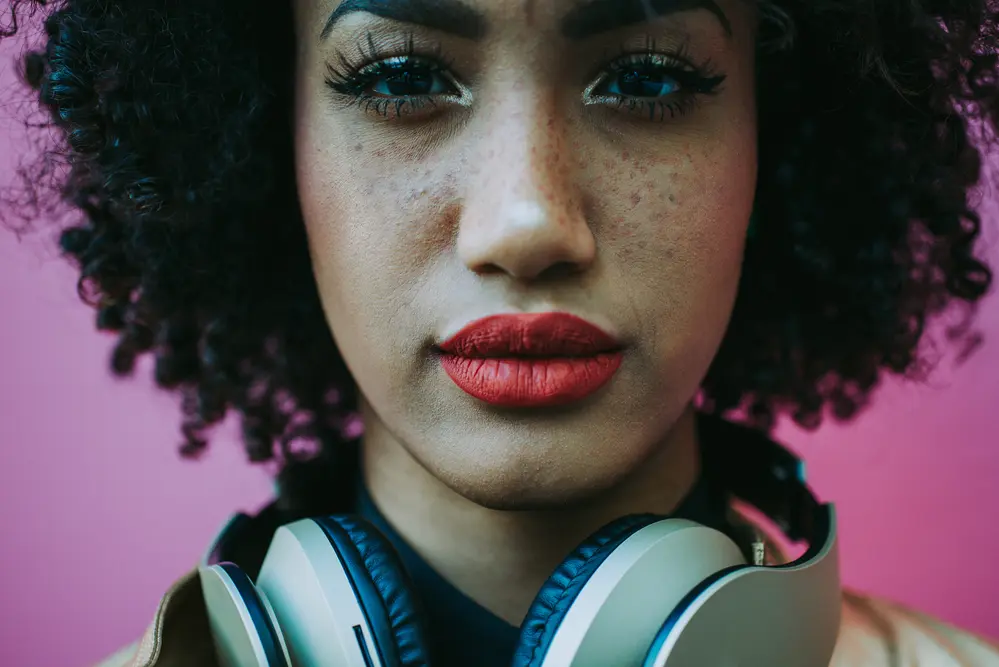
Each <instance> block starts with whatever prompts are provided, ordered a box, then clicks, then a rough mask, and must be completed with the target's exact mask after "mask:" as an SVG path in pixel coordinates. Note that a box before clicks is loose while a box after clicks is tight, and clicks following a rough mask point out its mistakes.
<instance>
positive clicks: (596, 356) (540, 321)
mask: <svg viewBox="0 0 999 667" xmlns="http://www.w3.org/2000/svg"><path fill="white" fill-rule="evenodd" d="M438 347H439V350H440V352H441V355H440V359H441V365H442V366H443V367H444V372H446V373H447V374H448V377H450V378H451V380H452V381H453V382H454V383H455V384H456V385H458V387H459V388H460V389H461V390H462V391H464V392H465V393H467V394H470V395H472V396H474V397H475V398H478V399H480V400H482V401H485V402H486V403H490V404H492V405H499V406H503V407H544V406H552V405H563V404H566V403H571V402H574V401H578V400H581V399H583V398H585V397H587V396H589V395H590V394H592V393H594V392H595V391H597V390H598V389H600V388H601V387H602V386H603V385H605V384H606V383H607V381H608V380H610V379H611V377H613V375H614V373H616V372H617V369H618V368H619V367H620V366H621V360H622V356H623V355H622V352H621V344H620V343H619V342H618V341H617V340H616V339H615V338H614V337H613V336H611V335H610V334H608V333H606V332H604V331H603V330H601V329H600V328H599V327H597V326H595V325H593V324H590V323H589V322H587V321H586V320H584V319H581V318H579V317H576V316H575V315H569V314H568V313H530V314H520V315H493V316H490V317H485V318H483V319H481V320H476V321H475V322H472V323H471V324H469V325H468V326H466V327H465V328H463V329H462V330H461V331H459V332H458V333H456V334H455V335H453V336H451V337H450V338H448V339H447V340H446V341H444V342H443V343H441V344H440V345H439V346H438Z"/></svg>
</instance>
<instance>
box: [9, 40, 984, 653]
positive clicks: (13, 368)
mask: <svg viewBox="0 0 999 667" xmlns="http://www.w3.org/2000/svg"><path fill="white" fill-rule="evenodd" d="M11 53H12V52H11V49H10V48H9V47H8V48H3V49H0V99H2V100H3V105H0V156H3V155H4V154H6V157H0V183H2V184H7V183H10V177H11V169H12V166H13V164H14V160H15V157H16V154H17V153H19V152H20V151H21V150H22V149H23V142H22V135H23V134H24V132H23V129H22V128H21V126H20V125H18V124H17V123H16V122H15V121H12V120H11V116H12V115H13V114H12V113H11V112H14V113H19V112H20V110H19V109H17V108H16V106H12V105H11V104H10V103H9V99H10V93H11V92H12V91H11V86H12V85H14V84H13V78H12V76H11V74H10V70H11ZM989 218H990V224H989V225H988V227H987V229H986V239H985V243H984V247H985V248H986V251H987V254H988V256H989V257H990V259H991V260H992V261H993V262H996V266H999V245H997V243H996V240H997V236H999V229H997V227H996V226H995V224H994V219H995V216H994V215H990V216H989ZM53 235H54V228H53V227H52V226H48V227H45V226H43V227H42V228H41V230H40V233H39V234H36V235H33V236H30V237H26V238H25V239H24V240H23V241H22V242H20V243H18V242H17V240H16V239H15V238H14V236H13V235H12V234H10V233H6V232H0V443H2V444H0V507H2V509H3V512H2V513H0V536H2V537H0V539H2V542H0V545H2V552H0V553H2V567H0V665H5V666H6V665H10V666H12V667H36V666H37V667H63V666H65V667H71V666H81V665H87V664H90V663H92V662H94V661H95V660H97V659H98V658H100V657H102V656H103V655H105V654H107V653H109V652H111V651H112V650H114V649H115V648H116V647H118V646H120V645H122V644H124V643H127V642H130V641H132V640H133V639H135V638H136V637H137V636H138V635H139V634H140V633H141V632H142V630H143V629H144V627H145V625H146V624H147V623H148V622H149V621H150V620H151V618H152V615H153V612H154V610H155V607H156V603H157V600H158V598H159V596H160V595H161V594H162V593H163V592H164V590H165V589H166V588H167V586H168V585H169V584H170V582H171V581H172V580H173V579H175V578H176V577H177V576H179V575H180V574H181V573H182V572H184V571H185V570H187V569H189V568H190V567H192V566H193V565H194V564H195V562H196V560H197V559H198V557H199V556H200V554H201V552H202V550H203V548H204V547H205V545H206V543H207V542H208V540H209V539H210V538H211V536H212V535H213V534H214V532H215V530H216V529H217V528H218V527H219V526H220V525H221V523H222V522H223V520H224V519H225V518H226V516H227V515H228V514H229V513H230V512H231V511H233V510H236V509H242V508H253V507H255V506H257V505H258V504H259V503H261V502H262V501H264V500H265V499H266V498H267V496H268V494H269V492H270V489H271V483H270V481H269V479H268V477H267V476H266V475H265V473H264V472H263V471H262V470H260V469H257V468H253V467H250V466H249V465H247V464H245V463H243V461H242V458H241V452H240V448H239V445H238V443H237V442H236V441H235V439H234V438H233V437H231V435H226V436H225V437H220V438H219V439H218V440H217V441H216V443H215V446H214V447H213V448H212V450H211V453H210V455H209V456H208V457H207V459H205V460H204V461H202V462H200V463H197V464H194V463H186V462H182V461H181V460H179V458H178V456H177V455H176V453H175V452H176V449H175V446H176V444H177V441H178V437H177V426H178V412H177V409H176V404H175V402H174V400H173V399H172V398H171V397H169V396H167V395H164V394H161V393H158V392H156V391H154V389H153V388H152V383H151V381H149V380H148V366H144V367H143V371H144V372H143V373H141V374H140V375H139V377H138V378H137V379H136V380H133V381H129V382H122V383H119V382H115V381H113V380H111V379H110V378H109V376H108V374H107V372H106V370H105V368H106V360H107V356H108V351H109V348H110V340H109V339H108V338H107V337H104V336H101V335H98V334H96V333H95V332H94V331H93V326H92V315H91V313H90V311H89V310H88V309H86V308H85V307H83V306H82V305H80V304H79V303H78V301H77V299H76V295H75V292H74V282H75V276H74V274H73V272H72V271H71V270H70V269H69V268H68V267H67V266H66V265H65V264H64V263H63V262H62V261H61V260H59V259H57V258H56V255H55V252H54V241H53V238H52V237H53ZM979 327H980V328H981V330H983V331H985V332H986V343H985V346H984V347H983V348H982V349H981V350H980V351H979V353H978V354H977V355H975V356H974V357H972V359H971V361H970V362H969V363H966V364H964V365H962V366H960V367H956V368H955V366H954V364H953V363H950V362H945V363H944V364H942V365H941V367H940V371H939V372H938V373H937V375H936V376H935V378H934V379H933V381H932V382H931V383H930V384H928V385H919V386H916V385H903V384H901V383H897V382H893V383H891V384H890V385H889V386H887V387H886V388H885V390H884V391H882V393H881V395H880V396H879V400H878V404H877V406H876V408H875V409H873V410H871V411H870V412H869V413H867V414H866V415H865V416H864V417H863V418H861V419H860V420H859V421H857V422H856V423H854V424H852V425H850V426H849V427H826V428H823V429H822V431H821V432H820V433H819V434H814V435H805V434H802V433H800V432H798V431H796V430H793V429H790V428H783V429H782V430H781V432H780V433H779V435H780V436H781V437H783V438H784V439H785V440H786V441H787V442H789V443H791V444H793V445H795V446H796V448H797V449H798V450H799V451H800V452H802V453H803V454H804V455H805V457H806V459H807V461H808V464H809V473H810V478H811V480H812V483H813V486H814V487H815V488H816V489H817V491H818V492H819V493H820V495H822V496H823V497H825V498H827V499H833V500H835V501H836V503H837V506H838V510H839V514H840V519H841V533H842V549H843V558H844V564H843V574H844V578H845V580H846V582H847V583H848V584H849V585H851V586H854V587H857V588H860V589H862V590H866V591H870V592H875V593H878V594H881V595H884V596H889V597H891V598H894V599H896V600H899V601H902V602H905V603H908V604H911V605H914V606H916V607H919V608H921V609H923V610H925V611H928V612H931V613H933V614H936V615H938V616H940V617H943V618H944V619H946V620H948V621H950V622H952V623H956V624H958V625H961V626H964V627H966V628H968V629H971V630H974V631H977V632H980V633H983V634H987V635H991V636H994V637H999V606H997V605H999V603H997V600H999V573H997V568H999V565H997V561H999V530H997V528H996V525H995V521H996V520H997V519H996V517H997V516H999V484H997V483H996V481H997V477H999V474H997V473H999V447H997V446H996V445H997V439H999V438H997V432H999V299H996V298H990V299H989V300H988V302H987V303H986V304H985V307H984V308H983V310H982V312H981V315H980V319H979ZM988 332H991V334H992V335H991V336H989V333H988Z"/></svg>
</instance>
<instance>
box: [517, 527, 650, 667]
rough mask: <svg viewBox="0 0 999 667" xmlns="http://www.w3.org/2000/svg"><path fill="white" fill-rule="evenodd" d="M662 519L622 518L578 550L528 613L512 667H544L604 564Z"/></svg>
mask: <svg viewBox="0 0 999 667" xmlns="http://www.w3.org/2000/svg"><path fill="white" fill-rule="evenodd" d="M662 518H663V517H661V516H655V515H651V514H639V515H632V516H626V517H622V518H620V519H617V520H616V521H613V522H611V523H609V524H607V525H606V526H604V527H603V528H601V529H600V530H598V531H597V532H596V533H594V534H593V535H592V536H590V537H589V538H587V540H586V541H585V542H583V543H582V544H580V545H579V546H578V547H576V550H575V551H573V552H572V554H571V555H570V556H569V557H568V558H566V559H565V560H564V561H562V564H561V565H559V566H558V567H557V568H556V569H555V572H554V573H552V575H551V576H550V577H549V578H548V581H546V582H545V584H544V586H542V587H541V590H540V591H539V592H538V594H537V596H536V597H535V598H534V602H533V603H532V604H531V607H530V609H528V610H527V615H526V616H525V617H524V622H523V624H522V625H521V628H520V641H519V643H518V644H517V651H516V653H515V654H514V656H513V663H512V667H537V666H538V665H540V664H541V662H542V661H543V660H544V658H545V654H546V653H547V652H548V646H549V644H550V643H551V640H552V638H553V637H554V636H555V631H556V630H558V626H559V624H560V623H561V622H562V619H563V618H565V614H566V612H567V611H568V610H569V607H571V606H572V603H573V601H574V600H575V599H576V596H577V595H579V591H581V590H582V589H583V586H584V585H585V584H586V582H587V581H589V579H590V577H591V576H593V573H594V572H596V571H597V568H598V567H600V564H601V563H603V562H604V560H605V559H606V558H607V556H609V555H610V554H611V552H613V551H614V549H616V548H617V547H618V546H620V545H621V543H622V542H624V541H625V540H626V539H628V538H629V537H630V536H631V535H633V534H634V533H635V532H636V531H638V530H641V529H642V528H645V527H646V526H649V525H651V524H653V523H655V522H656V521H660V520H662Z"/></svg>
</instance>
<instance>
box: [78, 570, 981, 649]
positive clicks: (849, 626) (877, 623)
mask: <svg viewBox="0 0 999 667" xmlns="http://www.w3.org/2000/svg"><path fill="white" fill-rule="evenodd" d="M997 613H999V610H997ZM892 637H894V641H892ZM893 645H894V646H895V647H896V649H895V650H894V651H892V648H891V647H892V646H893ZM154 666H155V667H217V663H216V661H215V656H214V654H213V647H212V642H211V636H210V635H209V632H208V625H207V620H206V616H205V609H204V605H203V603H202V598H201V588H200V585H199V583H198V575H197V572H196V571H192V572H189V573H188V574H186V575H184V576H183V577H182V578H181V579H180V580H178V581H177V582H176V583H175V584H174V585H173V586H172V587H171V588H170V590H169V591H167V594H166V595H165V596H164V597H163V599H162V601H161V602H160V605H159V609H158V610H157V612H156V618H155V619H154V621H153V623H152V625H151V626H150V627H149V629H148V630H147V631H146V634H145V635H144V636H143V638H142V640H141V641H139V642H138V643H136V644H133V645H131V646H129V647H127V648H125V649H123V650H121V651H119V652H118V653H116V654H115V655H114V656H112V657H110V658H108V659H107V660H106V661H104V662H102V663H101V664H100V665H98V667H154ZM830 667H999V643H995V642H990V641H988V640H986V639H983V638H980V637H977V636H975V635H972V634H970V633H967V632H962V631H960V630H957V629H955V628H953V627H951V626H949V625H946V624H944V623H941V622H940V621H937V620H934V619H931V618H929V617H927V616H924V615H922V614H918V613H916V612H914V611H910V610H908V609H905V608H903V607H901V606H898V605H895V604H891V603H888V602H885V601H882V600H876V599H873V598H870V597H865V596H861V595H857V594H855V593H844V595H843V624H842V629H841V631H840V639H839V644H838V645H837V648H836V653H835V655H834V657H833V661H832V664H831V665H830Z"/></svg>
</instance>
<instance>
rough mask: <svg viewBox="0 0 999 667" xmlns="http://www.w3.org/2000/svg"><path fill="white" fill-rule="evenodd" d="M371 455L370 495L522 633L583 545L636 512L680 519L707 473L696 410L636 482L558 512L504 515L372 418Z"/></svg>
mask: <svg viewBox="0 0 999 667" xmlns="http://www.w3.org/2000/svg"><path fill="white" fill-rule="evenodd" d="M362 456H363V458H362V465H363V471H364V482H365V484H366V486H367V489H368V492H369V493H370V495H371V498H372V500H373V501H374V503H375V504H376V505H377V507H378V509H379V510H380V512H381V513H382V514H383V515H384V517H385V519H386V520H387V521H388V522H389V523H390V524H391V525H392V527H393V528H394V529H395V530H396V531H397V532H398V533H399V535H400V536H401V537H402V538H403V539H405V540H406V542H407V543H408V544H409V545H410V546H411V547H412V548H413V550H414V551H416V553H417V554H419V555H420V557H421V558H423V559H424V560H425V561H426V562H427V563H428V564H429V565H430V566H431V567H433V568H434V569H435V570H436V571H437V572H438V573H439V574H440V575H441V576H442V577H444V579H446V580H447V581H448V582H450V583H451V584H452V585H454V586H455V587H456V588H458V589H459V590H461V591H462V592H463V593H464V594H465V595H467V596H469V597H470V598H471V599H473V600H475V602H477V603H478V604H480V605H482V606H483V607H485V608H486V609H488V610H489V611H491V612H492V613H493V614H495V615H497V616H499V617H500V618H502V619H503V620H505V621H507V622H508V623H510V624H513V625H519V624H520V622H521V620H522V619H523V617H524V615H525V613H526V612H527V609H528V607H529V606H530V604H531V602H532V600H533V599H534V596H535V594H536V592H537V591H538V589H540V588H541V586H542V584H544V582H545V580H546V579H547V578H548V576H549V575H550V574H551V572H552V571H553V570H554V569H555V567H557V566H558V564H559V563H560V562H562V560H563V559H564V558H565V557H566V556H567V555H568V554H569V553H570V552H571V551H572V550H573V549H574V548H575V547H576V546H577V545H578V544H579V543H580V542H582V541H583V540H585V539H586V538H587V537H588V536H589V535H591V534H592V533H594V532H595V531H596V530H598V529H599V528H600V527H601V526H603V525H605V524H607V523H609V522H610V521H612V520H614V519H616V518H618V517H621V516H624V515H627V514H640V513H653V514H669V513H671V512H672V511H673V510H674V509H675V508H676V506H677V505H678V504H679V503H680V501H681V500H682V499H683V497H684V496H685V495H686V494H687V492H688V491H689V490H690V488H691V486H692V485H693V483H694V481H695V480H696V478H697V475H698V472H699V465H700V464H699V458H698V449H697V435H696V419H695V414H694V411H693V409H688V410H687V411H686V412H685V413H684V415H683V416H682V417H681V418H680V420H679V421H678V422H677V423H676V425H675V426H674V427H673V428H672V429H671V431H670V432H669V433H668V434H667V435H666V437H665V438H663V441H662V442H661V443H660V445H659V446H658V447H656V448H655V451H654V454H653V455H652V456H651V457H650V459H649V460H648V461H646V462H645V463H644V464H643V465H641V466H638V469H637V470H636V472H634V473H633V474H632V475H630V476H629V477H627V478H625V479H624V480H623V481H622V482H621V483H619V484H617V485H616V486H614V487H613V488H611V489H609V490H607V491H605V492H603V493H601V494H599V495H598V496H596V497H592V498H588V499H587V500H586V501H585V502H580V503H573V504H571V505H566V506H563V507H560V508H558V509H547V510H520V511H503V510H494V509H489V508H485V507H482V506H481V505H478V504H476V503H474V502H472V501H470V500H468V499H467V498H465V497H463V496H461V495H459V494H458V493H456V492H454V491H453V490H451V489H450V488H449V487H447V486H446V485H444V484H443V483H442V482H441V481H440V480H438V479H437V478H436V477H434V476H433V475H431V474H430V473H429V472H428V471H427V470H426V469H425V468H424V467H423V466H422V465H420V463H419V462H418V461H417V460H416V459H414V458H413V457H412V456H411V455H410V453H409V451H408V449H407V448H406V446H405V445H404V444H403V443H402V442H400V441H399V440H397V439H396V438H394V437H393V436H392V435H391V434H390V433H389V432H388V430H387V429H386V428H385V427H384V425H383V424H381V422H380V421H379V420H378V419H377V418H376V417H374V416H373V414H372V411H371V410H365V439H364V446H363V454H362Z"/></svg>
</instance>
